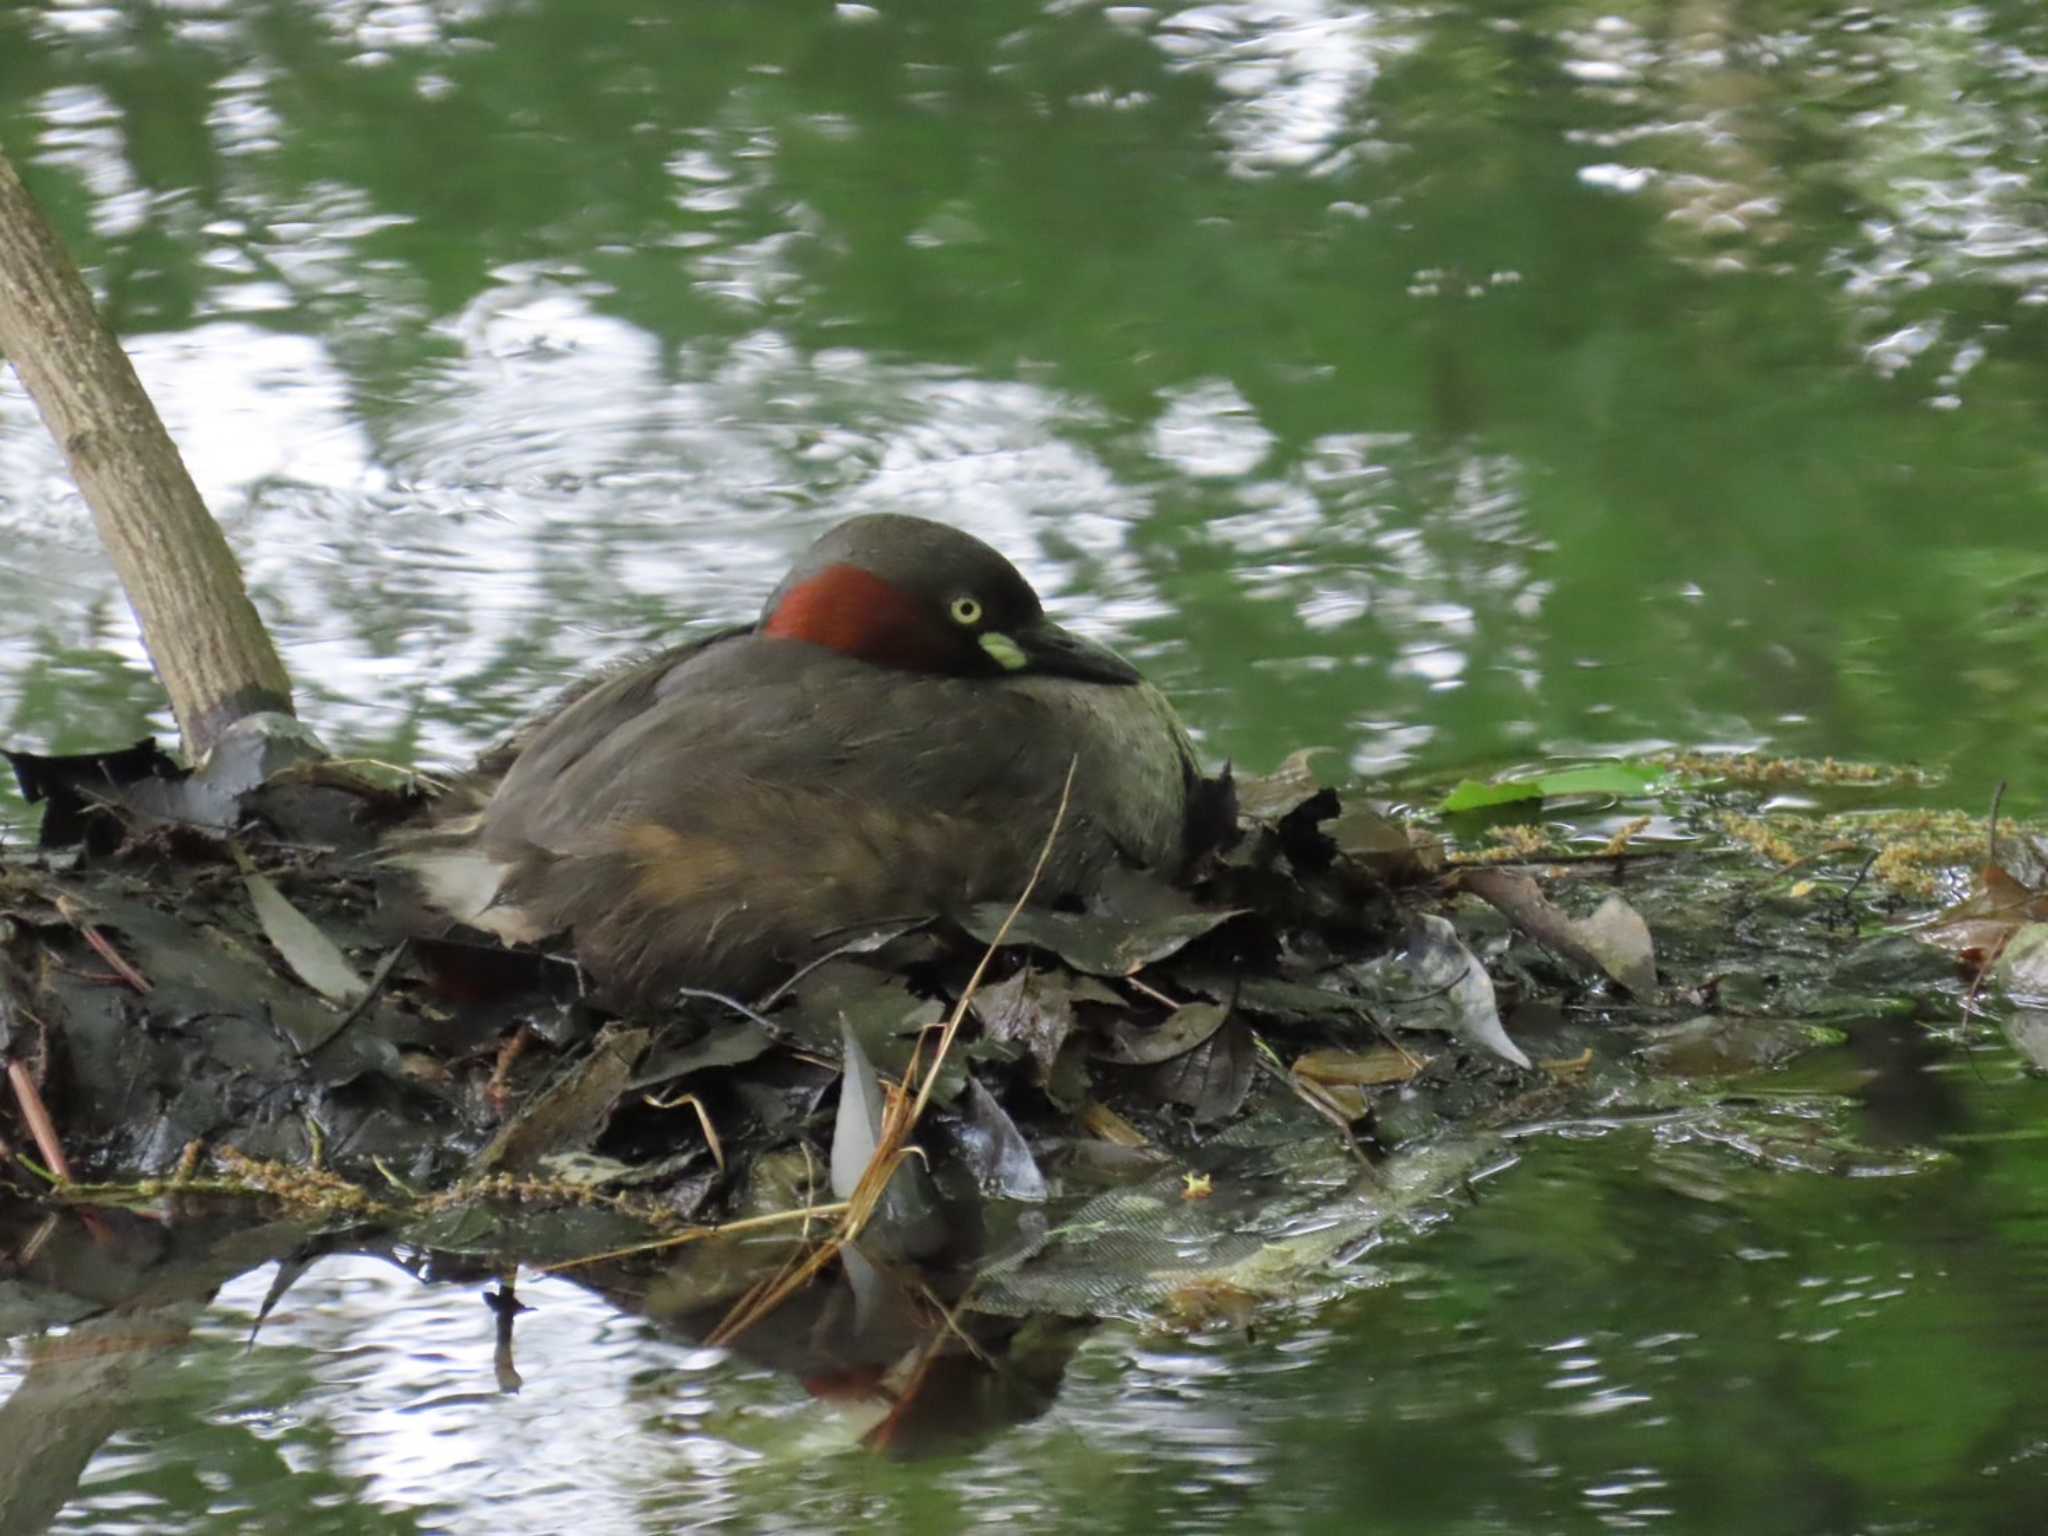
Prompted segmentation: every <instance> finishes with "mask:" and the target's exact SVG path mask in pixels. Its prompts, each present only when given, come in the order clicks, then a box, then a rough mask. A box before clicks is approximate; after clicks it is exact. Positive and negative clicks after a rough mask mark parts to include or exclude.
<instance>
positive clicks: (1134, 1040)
mask: <svg viewBox="0 0 2048 1536" xmlns="http://www.w3.org/2000/svg"><path fill="white" fill-rule="evenodd" d="M1229 1017H1230V1005H1229V1004H1228V1003H1187V1004H1185V1005H1183V1006H1182V1007H1179V1008H1176V1009H1174V1011H1173V1012H1172V1013H1170V1014H1168V1015H1167V1016H1166V1017H1165V1018H1164V1019H1163V1020H1161V1021H1160V1022H1159V1023H1157V1024H1152V1025H1145V1024H1139V1023H1136V1022H1134V1021H1132V1020H1130V1019H1119V1020H1117V1021H1116V1022H1115V1023H1114V1024H1112V1025H1110V1027H1109V1031H1108V1033H1107V1035H1106V1036H1105V1037H1104V1039H1103V1041H1102V1044H1101V1045H1100V1046H1099V1047H1098V1048H1097V1050H1096V1052H1095V1054H1096V1055H1098V1056H1100V1057H1102V1058H1103V1059H1104V1060H1107V1061H1114V1062H1116V1063H1118V1064H1119V1065H1122V1066H1126V1067H1149V1066H1156V1065H1157V1064H1158V1063H1160V1062H1162V1061H1171V1060H1172V1059H1173V1058H1174V1057H1176V1056H1180V1055H1184V1054H1185V1053H1187V1052H1188V1051H1192V1050H1193V1049H1194V1048H1195V1047H1196V1046H1198V1045H1200V1044H1201V1043H1202V1042H1203V1041H1205V1040H1207V1039H1208V1038H1209V1037H1210V1036H1211V1035H1213V1034H1215V1033H1216V1031H1217V1030H1219V1029H1221V1028H1222V1027H1223V1025H1224V1021H1225V1020H1227V1019H1228V1018H1229Z"/></svg>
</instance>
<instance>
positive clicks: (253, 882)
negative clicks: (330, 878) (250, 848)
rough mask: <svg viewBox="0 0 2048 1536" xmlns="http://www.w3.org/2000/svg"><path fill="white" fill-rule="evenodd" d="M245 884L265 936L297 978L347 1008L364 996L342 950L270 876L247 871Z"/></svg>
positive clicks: (360, 981) (361, 985) (359, 979)
mask: <svg viewBox="0 0 2048 1536" xmlns="http://www.w3.org/2000/svg"><path fill="white" fill-rule="evenodd" d="M242 884H243V885H244V886H246V887H247V888H248V892H249V905H250V906H252V907H254V908H255V909H256V921H257V922H258V923H260V924H261V925H262V926H263V936H264V937H265V938H266V939H268V940H270V943H271V947H272V948H274V949H275V950H276V951H277V952H278V954H280V955H282V956H283V957H284V963H285V964H286V965H288V966H290V967H291V972H292V974H293V975H294V976H296V977H298V978H299V980H300V981H303V982H304V983H305V984H306V985H307V986H309V987H311V988H312V989H313V990H314V991H315V992H318V993H319V994H320V995H321V996H322V997H324V998H326V999H327V1000H328V1001H329V1002H331V1003H339V1004H341V1005H342V1006H343V1007H346V1006H348V1005H349V1004H350V1003H353V1002H354V1001H356V999H357V998H359V997H361V996H362V995H363V992H364V990H365V983H364V981H363V978H362V977H361V976H359V975H357V974H356V968H355V967H354V966H352V965H350V964H349V963H348V956H346V955H344V954H343V953H342V952H341V946H340V945H339V944H337V943H335V942H334V940H332V939H330V938H329V937H327V935H326V933H325V932H323V931H322V930H321V928H320V927H319V925H318V924H316V923H315V922H314V921H313V920H312V919H311V918H310V917H308V916H306V914H305V913H303V912H301V911H300V910H299V909H298V908H297V907H295V906H293V905H292V904H291V902H290V901H289V900H288V899H287V898H286V896H285V894H284V892H282V891H280V890H279V889H278V888H277V886H276V885H275V884H273V883H272V881H271V879H270V877H269V876H268V875H263V874H258V873H257V872H256V871H255V870H253V869H251V870H244V871H243V874H242Z"/></svg>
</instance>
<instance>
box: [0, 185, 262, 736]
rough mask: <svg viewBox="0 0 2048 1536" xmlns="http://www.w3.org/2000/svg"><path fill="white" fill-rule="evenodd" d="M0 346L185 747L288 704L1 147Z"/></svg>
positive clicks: (84, 298)
mask: <svg viewBox="0 0 2048 1536" xmlns="http://www.w3.org/2000/svg"><path fill="white" fill-rule="evenodd" d="M0 354H4V355H5V356H6V357H7V358H8V359H9V360H10V361H11V362H12V363H13V364H14V368H15V372H17V373H18V374H20V375H21V382H22V383H23V385H24V386H26V387H27V389H28V392H29V394H30V395H31V396H32V397H33V398H34V400H35V402H36V409H37V410H39V411H40V412H41V413H42V417H43V423H44V425H45V426H47V427H48V428H49V429H50V434H51V436H53V437H55V438H56V439H57V445H58V446H59V447H60V448H61V449H62V450H63V452H64V457H65V459H66V461H67V462H68V463H69V464H70V466H71V476H72V478H73V479H74V480H76V481H77V482H78V488H79V490H80V491H82V492H83V493H84V495H85V500H86V504H87V505H88V506H90V507H91V508H92V514H93V522H94V525H95V526H96V527H97V528H98V529H99V535H100V542H101V544H103V545H104V546H105V547H106V550H107V553H108V554H109V555H110V556H111V557H112V559H113V562H114V571H115V574H116V575H118V576H119V577H120V579H121V586H122V587H123V589H124V590H125V591H126V592H127V594H128V603H129V606H130V607H131V608H133V609H134V611H135V619H136V622H137V623H138V624H139V625H141V627H142V643H143V645H144V646H145V647H146V648H147V649H148V651H149V659H150V663H151V665H153V666H154V667H155V668H156V675H157V677H158V679H159V680H160V681H161V682H162V683H163V685H164V689H165V691H166V692H167V693H169V694H170V696H171V709H172V712H173V713H175V714H176V715H177V717H178V729H179V730H180V731H181V732H182V733H183V734H184V738H185V751H186V754H187V755H188V756H190V757H191V758H193V759H194V760H195V761H197V760H198V759H200V758H202V757H204V756H205V755H206V752H207V751H208V749H209V748H211V747H212V745H213V744H214V742H215V741H217V740H219V738H220V734H221V732H223V731H224V730H226V729H227V728H228V727H229V726H230V725H232V724H234V723H235V721H237V720H239V719H241V718H243V717H244V716H246V715H252V714H256V713H259V712H262V711H265V710H276V711H279V712H281V713H284V714H290V713H292V686H291V679H290V678H289V677H288V676H287V675H286V674H285V670H284V663H283V662H281V661H280V660H278V656H277V651H276V649H275V648H274V647H273V646H272V645H271V643H270V636H269V635H268V634H267V633H266V632H265V631H264V628H263V621H262V619H260V618H258V617H257V614H256V607H255V605H254V604H253V603H251V602H250V601H249V595H248V592H247V591H246V589H245V588H244V587H243V585H242V573H241V571H240V570H239V569H238V568H237V566H236V565H235V557H234V555H233V554H232V553H231V552H230V551H229V549H228V544H227V539H226V538H225V537H224V536H223V535H222V534H221V531H220V526H219V524H217V523H215V522H214V520H213V517H212V515H211V514H209V513H208V512H207V510H206V504H205V503H204V502H202V501H201V500H200V499H199V492H198V490H197V489H196V488H195V487H194V486H193V484H192V477H191V476H190V475H189V474H187V473H186V471H185V463H184V460H182V459H181V458H179V457H178V450H177V447H176V445H175V444H173V443H172V441H171V438H170V434H169V433H168V432H166V431H165V430H164V424H163V422H162V421H161V420H160V419H159V418H158V416H157V413H156V407H155V406H153V405H151V404H150V401H149V396H148V395H147V394H145V393H144V392H143V389H142V384H141V382H140V381H139V380H138V379H137V378H136V377H135V369H134V368H133V366H131V365H130V363H129V361H128V356H127V354H126V353H125V352H123V351H122V350H121V344H120V343H119V342H118V341H116V340H115V339H114V337H113V334H112V333H111V332H110V331H109V330H108V329H107V327H106V325H105V323H104V322H103V321H102V320H101V319H100V317H99V314H98V312H97V311H96V310H95V309H94V308H93V302H92V294H91V292H90V291H89V290H88V289H87V288H86V286H85V281H84V279H83V278H81V277H80V276H79V275H78V268H77V267H76V266H75V265H73V263H72V261H71V258H70V256H69V255H68V254H67V253H66V252H65V249H64V246H63V242H62V241H60V240H59V239H58V238H57V234H56V232H55V231H54V230H53V229H51V227H50V225H49V222H48V220H46V219H45V218H44V217H43V213H42V210H41V209H40V208H38V207H37V206H36V204H35V202H34V200H33V199H32V198H30V196H29V195H28V189H27V188H26V187H24V186H23V185H22V184H21V178H20V177H19V176H18V175H16V174H15V170H14V167H13V165H12V164H10V163H9V161H8V159H7V156H6V155H5V153H0Z"/></svg>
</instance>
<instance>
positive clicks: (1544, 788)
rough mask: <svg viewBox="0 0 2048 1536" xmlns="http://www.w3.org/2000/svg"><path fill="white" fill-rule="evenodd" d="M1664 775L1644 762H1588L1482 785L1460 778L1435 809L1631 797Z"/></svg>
mask: <svg viewBox="0 0 2048 1536" xmlns="http://www.w3.org/2000/svg"><path fill="white" fill-rule="evenodd" d="M1663 777H1664V773H1663V770H1662V769H1660V768H1653V767H1651V766H1650V765H1649V764H1647V763H1592V764H1588V765H1587V766H1586V767H1583V768H1560V769H1558V770H1557V771H1556V772H1554V773H1539V774H1537V775H1535V776H1534V777H1532V778H1526V779H1509V780H1506V781H1495V782H1494V783H1491V784H1483V783H1481V782H1480V781H1479V780H1478V779H1462V780H1460V781H1459V783H1458V785H1457V787H1456V788H1455V789H1453V790H1452V791H1451V792H1450V793H1449V794H1448V795H1445V796H1444V798H1443V801H1442V803H1441V804H1439V805H1438V806H1437V809H1438V810H1439V811H1441V812H1444V813H1445V814H1447V815H1455V814H1456V813H1457V812H1459V811H1482V810H1485V809H1487V808H1488V807H1490V806H1496V805H1514V804H1516V803H1517V802H1520V801H1524V800H1562V799H1564V798H1565V797H1567V796H1569V795H1620V796H1623V797H1628V798H1632V797H1634V796H1636V795H1641V794H1646V793H1648V792H1649V791H1650V790H1651V789H1652V788H1654V787H1655V786H1656V784H1657V783H1658V782H1659V781H1660V780H1661V779H1662V778H1663Z"/></svg>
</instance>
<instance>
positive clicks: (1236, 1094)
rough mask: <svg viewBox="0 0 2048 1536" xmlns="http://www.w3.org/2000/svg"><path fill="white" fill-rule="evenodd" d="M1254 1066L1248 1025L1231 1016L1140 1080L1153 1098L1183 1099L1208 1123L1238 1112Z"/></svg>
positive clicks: (1255, 1058)
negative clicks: (1203, 1039)
mask: <svg viewBox="0 0 2048 1536" xmlns="http://www.w3.org/2000/svg"><path fill="white" fill-rule="evenodd" d="M1206 1006H1213V1005H1206ZM1257 1066H1258V1047H1257V1045H1256V1043H1255V1042H1254V1041H1253V1039H1252V1032H1251V1029H1250V1027H1249V1026H1248V1025H1247V1024H1246V1023H1245V1022H1244V1020H1242V1019H1231V1020H1230V1021H1229V1022H1228V1023H1226V1024H1225V1025H1224V1026H1223V1027H1222V1028H1221V1029H1219V1030H1217V1031H1216V1033H1215V1034H1213V1035H1211V1036H1210V1037H1209V1038H1208V1039H1207V1040H1205V1041H1204V1042H1203V1043H1202V1044H1200V1045H1198V1046H1196V1047H1195V1048H1194V1049H1193V1050H1191V1051H1186V1052H1183V1053H1182V1054H1181V1055H1178V1056H1176V1057H1174V1058H1173V1059H1172V1060H1171V1061H1165V1062H1161V1063H1160V1064H1159V1065H1158V1066H1156V1067H1151V1068H1148V1069H1146V1071H1145V1072H1144V1073H1143V1075H1142V1076H1141V1078H1140V1079H1139V1081H1140V1083H1141V1085H1142V1086H1143V1087H1144V1088H1145V1089H1146V1091H1148V1092H1150V1093H1151V1094H1152V1095H1153V1096H1154V1097H1155V1098H1160V1099H1165V1100H1167V1101H1169V1102H1171V1103H1175V1104H1185V1105H1187V1106H1188V1108H1189V1109H1190V1110H1192V1111H1193V1112H1194V1117H1195V1119H1196V1120H1197V1121H1200V1122H1202V1123H1204V1124H1211V1123H1214V1122H1215V1121H1218V1120H1227V1119H1229V1118H1230V1117H1231V1116H1232V1115H1234V1114H1236V1113H1237V1111H1238V1107H1239V1106H1240V1105H1242V1104H1243V1103H1244V1097H1245V1095H1246V1094H1247V1093H1249V1092H1250V1091H1251V1086H1252V1073H1253V1072H1254V1071H1255V1070H1256V1069H1257Z"/></svg>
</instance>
